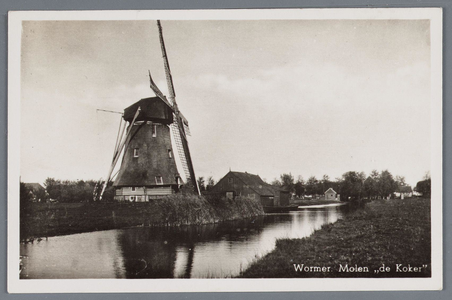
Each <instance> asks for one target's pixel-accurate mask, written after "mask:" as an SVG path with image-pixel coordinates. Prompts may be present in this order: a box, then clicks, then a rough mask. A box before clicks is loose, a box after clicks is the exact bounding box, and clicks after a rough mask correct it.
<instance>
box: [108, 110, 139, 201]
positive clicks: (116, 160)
mask: <svg viewBox="0 0 452 300" xmlns="http://www.w3.org/2000/svg"><path fill="white" fill-rule="evenodd" d="M140 111H141V107H138V109H137V112H136V113H135V116H134V117H133V120H132V123H130V127H129V129H128V130H127V134H126V137H125V138H124V139H123V140H122V142H121V143H120V144H119V146H118V148H117V150H116V151H115V154H114V155H113V162H112V164H111V166H110V169H109V170H108V175H107V177H106V179H105V182H104V186H103V187H102V191H101V192H100V197H99V200H102V197H103V195H104V192H105V189H106V188H107V185H108V182H109V181H110V178H111V173H113V170H114V168H115V166H116V163H117V162H118V159H119V156H120V154H121V151H122V149H123V148H124V145H125V143H126V141H127V139H128V138H129V136H130V133H131V132H132V127H133V124H135V120H136V119H137V118H138V115H139V114H140Z"/></svg>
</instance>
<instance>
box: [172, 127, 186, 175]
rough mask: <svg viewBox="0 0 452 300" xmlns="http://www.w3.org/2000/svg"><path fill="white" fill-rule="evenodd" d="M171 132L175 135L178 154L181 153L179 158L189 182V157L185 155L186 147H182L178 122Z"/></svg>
mask: <svg viewBox="0 0 452 300" xmlns="http://www.w3.org/2000/svg"><path fill="white" fill-rule="evenodd" d="M171 131H172V133H173V137H174V142H175V143H176V148H177V153H179V158H180V161H181V164H182V169H183V171H184V174H185V178H187V180H189V178H190V169H189V168H188V163H187V157H185V154H184V147H183V146H182V138H181V136H180V132H179V125H177V123H176V122H174V123H172V124H171Z"/></svg>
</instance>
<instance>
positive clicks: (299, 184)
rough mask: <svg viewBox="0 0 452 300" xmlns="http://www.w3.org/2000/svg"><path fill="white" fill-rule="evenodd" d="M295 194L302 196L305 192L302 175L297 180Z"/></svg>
mask: <svg viewBox="0 0 452 300" xmlns="http://www.w3.org/2000/svg"><path fill="white" fill-rule="evenodd" d="M294 188H295V195H297V196H298V197H301V196H303V195H304V193H305V191H306V190H305V183H304V180H303V177H302V176H301V175H300V176H298V178H297V181H296V182H295V187H294Z"/></svg>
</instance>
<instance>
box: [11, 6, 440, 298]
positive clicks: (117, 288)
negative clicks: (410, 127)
mask: <svg viewBox="0 0 452 300" xmlns="http://www.w3.org/2000/svg"><path fill="white" fill-rule="evenodd" d="M8 17H9V20H8V27H9V28H8V185H7V186H8V272H7V274H8V292H10V293H48V292H52V293H92V292H237V291H241V292H257V291H259V292H263V291H375V290H438V289H442V281H443V274H442V273H443V250H442V249H443V245H442V243H443V232H442V178H443V177H442V9H441V8H357V9H349V8H347V9H327V8H324V9H239V10H158V11H132V10H130V11H129V10H127V11H16V12H10V13H9V16H8ZM148 19H151V20H152V19H161V20H209V19H215V20H242V19H248V20H262V19H286V20H287V19H307V20H309V19H311V20H312V19H318V20H325V19H344V20H345V19H356V20H359V19H403V20H411V19H430V21H431V22H430V24H431V25H430V29H431V72H432V73H431V74H432V85H431V87H432V92H431V95H432V101H431V109H432V111H431V120H432V121H431V122H432V123H431V133H432V140H431V142H432V149H431V150H432V151H431V155H432V158H431V162H432V165H431V177H432V206H431V212H432V262H431V264H432V268H431V269H432V277H431V278H378V279H376V278H370V279H367V278H365V279H364V278H334V279H333V278H322V279H140V280H131V279H73V280H72V279H70V280H59V279H53V280H44V279H42V280H20V279H19V268H18V266H19V245H20V244H19V201H18V199H19V178H20V151H18V150H17V149H20V53H21V52H20V49H21V24H22V21H25V20H148Z"/></svg>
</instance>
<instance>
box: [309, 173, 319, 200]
mask: <svg viewBox="0 0 452 300" xmlns="http://www.w3.org/2000/svg"><path fill="white" fill-rule="evenodd" d="M318 184H319V181H318V180H317V178H315V176H311V177H309V178H308V181H307V182H306V193H307V194H308V195H315V194H317V192H318Z"/></svg>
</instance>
